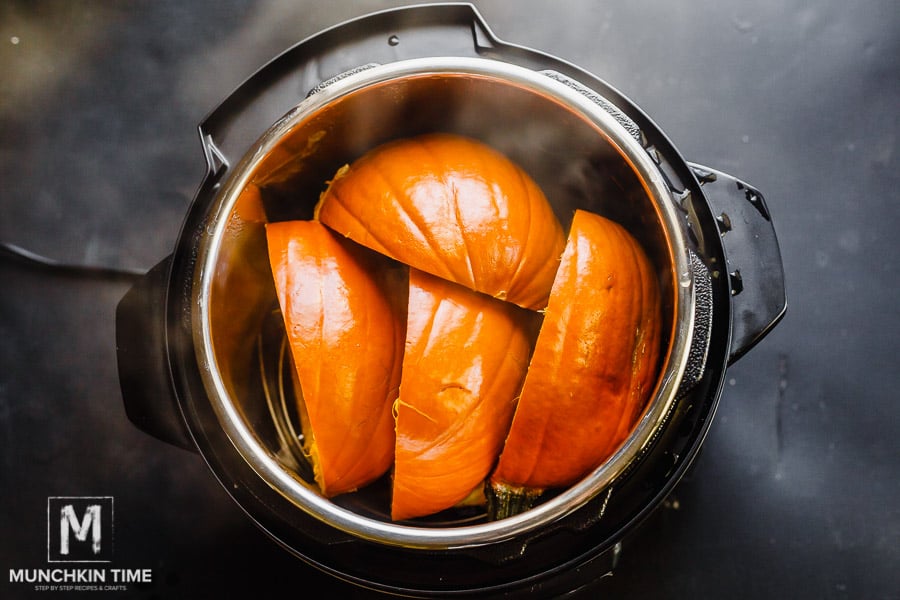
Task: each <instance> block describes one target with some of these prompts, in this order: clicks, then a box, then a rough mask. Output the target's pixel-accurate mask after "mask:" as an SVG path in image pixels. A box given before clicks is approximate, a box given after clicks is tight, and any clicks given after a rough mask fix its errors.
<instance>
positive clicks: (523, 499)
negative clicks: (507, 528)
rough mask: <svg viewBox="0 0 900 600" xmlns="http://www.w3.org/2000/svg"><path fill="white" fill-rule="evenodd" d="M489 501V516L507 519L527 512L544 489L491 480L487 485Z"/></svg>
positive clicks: (494, 519)
mask: <svg viewBox="0 0 900 600" xmlns="http://www.w3.org/2000/svg"><path fill="white" fill-rule="evenodd" d="M485 488H486V491H487V501H488V517H489V518H490V519H491V520H492V521H496V520H497V519H505V518H506V517H512V516H514V515H517V514H519V513H522V512H525V511H526V510H528V509H529V508H531V507H532V506H534V503H535V502H536V501H537V500H538V498H540V497H541V494H543V493H544V490H542V489H541V488H530V487H524V486H517V485H510V484H508V483H504V482H502V481H491V482H490V483H489V484H488V485H486V486H485Z"/></svg>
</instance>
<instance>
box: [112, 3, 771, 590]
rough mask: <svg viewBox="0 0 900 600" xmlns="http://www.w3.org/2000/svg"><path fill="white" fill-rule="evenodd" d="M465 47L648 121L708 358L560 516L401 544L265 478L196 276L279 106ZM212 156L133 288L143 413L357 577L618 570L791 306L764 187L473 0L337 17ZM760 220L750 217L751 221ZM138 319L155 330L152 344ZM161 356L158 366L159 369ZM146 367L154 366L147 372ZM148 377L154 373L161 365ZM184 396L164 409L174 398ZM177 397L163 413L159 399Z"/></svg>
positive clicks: (536, 581) (559, 578)
mask: <svg viewBox="0 0 900 600" xmlns="http://www.w3.org/2000/svg"><path fill="white" fill-rule="evenodd" d="M442 55H457V56H472V57H481V58H490V59H494V60H499V61H505V62H510V63H513V64H516V65H519V66H523V67H526V68H530V69H533V70H536V71H548V70H549V71H553V72H556V73H559V74H562V75H563V76H564V77H567V78H572V79H573V80H575V81H577V82H579V83H580V84H582V85H584V86H585V87H586V88H588V89H589V90H593V91H594V92H596V93H597V94H598V95H599V96H600V97H602V98H603V99H605V101H608V102H609V103H610V104H612V105H613V106H614V108H615V110H617V111H621V114H622V115H623V116H624V117H625V120H626V121H627V122H630V123H633V124H634V125H635V127H636V128H637V130H638V131H639V134H638V135H639V136H640V140H641V144H642V145H643V146H644V147H645V149H646V150H647V152H648V154H650V156H651V157H653V159H654V161H655V162H656V163H657V165H658V166H659V170H660V171H661V172H662V173H663V175H664V176H665V178H666V181H667V184H668V185H669V187H670V189H671V191H672V193H673V195H674V196H675V197H676V198H678V199H679V201H680V204H681V206H680V210H681V211H682V214H683V218H684V221H685V227H686V228H687V230H688V231H689V232H690V236H689V242H690V244H691V245H692V248H691V251H692V252H694V253H695V254H696V255H697V256H698V257H699V259H700V260H701V261H702V262H703V263H704V265H705V266H706V268H707V269H708V270H709V272H710V273H711V274H712V277H711V289H710V293H711V296H712V297H711V299H710V302H711V311H712V315H713V318H712V320H711V322H710V323H709V333H708V344H707V346H706V348H705V350H706V360H705V363H704V367H703V369H702V373H698V374H697V375H698V377H697V381H696V382H695V383H694V384H693V385H692V387H691V388H690V389H689V390H687V391H686V392H685V393H684V394H683V395H682V397H681V398H680V399H679V400H678V402H677V404H676V405H675V408H674V410H673V411H672V412H671V414H670V415H669V417H668V423H667V426H666V427H665V428H664V429H663V430H662V433H661V434H660V436H659V438H658V439H657V440H655V442H654V444H653V446H652V447H651V448H650V449H649V450H648V452H647V453H646V455H645V456H642V457H641V460H639V461H636V463H635V466H634V468H631V469H629V470H627V471H626V472H625V473H623V474H622V475H621V476H620V477H619V478H618V479H617V480H616V481H615V483H614V485H613V486H612V488H611V490H612V491H611V493H607V494H601V495H599V496H598V497H596V498H594V499H593V500H591V501H590V502H589V503H588V504H587V505H585V506H583V507H581V508H580V509H578V510H577V511H575V512H574V513H572V514H570V515H569V516H567V517H566V518H564V519H562V520H560V521H559V522H557V523H554V524H553V525H552V526H551V527H548V528H546V529H544V530H541V531H539V532H536V533H534V534H532V535H529V536H525V537H518V538H514V539H511V540H505V541H501V542H498V543H494V544H487V545H482V546H478V547H472V548H459V549H444V550H440V551H423V550H416V549H409V548H401V547H389V546H384V545H380V544H376V543H373V542H369V541H366V540H363V539H359V538H356V537H354V536H351V535H348V534H345V533H343V532H341V531H338V530H336V529H334V528H332V527H330V526H328V525H326V524H324V523H322V522H320V521H319V520H317V519H314V518H312V517H310V516H309V515H307V514H305V513H304V512H302V511H300V510H297V508H296V507H295V506H294V505H293V504H292V503H291V502H289V501H288V500H287V499H285V498H284V497H283V496H282V495H281V494H279V493H278V492H277V491H275V490H274V489H272V488H271V487H269V486H268V485H267V484H265V482H263V481H262V480H261V479H260V477H259V476H258V474H257V473H256V472H255V471H254V470H253V469H252V468H251V467H250V466H249V465H248V464H247V463H246V462H245V461H243V460H242V459H241V457H240V456H239V455H238V454H237V453H236V452H235V449H234V446H233V444H232V442H231V440H230V439H229V438H228V436H227V435H226V434H225V432H224V431H223V429H222V427H221V425H220V422H219V420H218V418H217V415H216V414H215V412H214V410H213V409H212V407H211V406H210V403H209V401H208V399H207V396H206V391H205V387H204V383H203V380H202V377H201V373H200V372H199V367H198V365H197V361H196V356H197V354H196V348H195V347H194V341H193V336H192V324H191V320H192V313H193V311H194V310H195V306H194V300H193V295H192V286H193V285H194V281H195V271H196V267H197V265H196V261H197V256H198V252H199V249H200V248H201V246H202V245H203V243H204V241H205V238H206V237H208V236H209V235H210V229H209V227H208V225H209V222H210V219H212V218H215V215H212V214H210V211H211V209H212V207H213V203H214V199H215V197H216V195H217V193H218V192H219V190H220V188H221V186H222V184H223V181H224V180H225V178H226V177H227V176H228V174H229V169H230V168H232V166H233V165H235V164H237V163H238V162H239V161H240V159H241V157H242V156H243V154H244V153H245V152H246V151H247V149H248V148H249V147H250V146H251V145H252V144H253V143H254V142H255V140H256V139H257V138H258V137H259V136H260V134H261V133H262V132H264V131H266V130H267V129H268V128H269V127H270V126H271V125H272V123H273V122H275V121H276V120H278V119H280V118H281V117H282V116H283V115H284V114H286V113H287V112H288V111H289V110H290V109H291V108H292V107H293V106H294V105H296V104H297V102H298V101H299V100H300V99H302V98H303V97H304V96H305V95H306V94H308V93H309V92H310V91H313V90H315V88H316V86H318V85H320V84H321V83H322V82H323V81H326V80H328V79H329V78H331V77H334V76H339V75H340V74H341V73H345V72H349V71H352V70H353V69H355V68H357V67H360V66H362V65H364V64H366V63H369V62H372V61H375V62H378V63H388V62H393V61H397V60H402V59H407V58H423V57H428V56H442ZM200 136H201V141H202V144H203V149H204V154H205V157H206V160H207V165H208V172H207V176H206V178H205V180H204V182H203V183H202V185H201V187H200V189H199V191H198V193H197V196H196V198H195V200H194V202H193V204H192V207H191V209H190V212H189V214H188V215H187V218H186V221H185V223H184V226H183V230H182V232H181V235H180V237H179V241H178V244H177V247H176V248H175V250H174V252H173V253H172V255H171V256H170V257H168V258H167V259H165V260H164V261H163V262H161V263H160V265H158V267H157V268H156V269H154V270H153V271H152V272H151V274H150V275H148V278H147V280H146V281H144V282H142V283H141V284H139V285H138V286H136V288H135V289H134V290H132V292H129V294H128V295H127V296H126V297H125V298H124V299H123V301H122V303H121V305H120V308H119V311H118V314H117V329H118V330H119V331H121V332H122V333H121V335H119V340H118V341H119V368H120V374H121V380H122V387H123V396H124V398H125V402H126V407H127V408H128V415H129V418H131V419H132V420H133V421H134V422H135V424H136V425H137V426H139V427H141V428H142V429H144V430H145V431H147V432H148V433H151V434H153V435H155V436H157V437H159V438H161V439H163V440H165V441H169V442H171V443H175V444H176V445H179V446H182V447H190V448H193V449H196V450H198V451H199V453H200V454H201V455H202V457H203V458H204V459H205V460H206V461H207V463H208V464H209V466H210V469H211V470H212V472H213V473H214V474H215V476H216V477H217V478H218V479H219V480H220V482H221V483H222V485H223V487H224V488H225V489H226V490H227V492H228V493H229V494H231V495H232V497H233V498H234V499H235V501H236V502H237V503H238V504H239V505H240V506H241V507H242V508H243V509H244V510H245V511H246V512H247V514H248V516H249V517H250V518H251V519H253V521H255V522H256V523H257V524H258V525H259V527H260V528H261V529H263V530H264V531H265V532H266V533H267V534H268V535H270V536H271V537H272V538H273V539H275V540H277V541H278V542H279V543H280V544H282V545H283V546H284V547H285V548H286V549H287V550H288V551H290V552H292V553H294V554H295V555H297V556H298V557H300V558H302V559H303V560H304V561H306V562H308V563H309V564H312V565H314V566H316V567H318V568H320V569H322V570H324V571H326V572H329V573H331V574H333V575H335V576H336V577H339V578H341V579H343V580H346V581H350V582H353V583H356V584H358V585H361V586H364V587H368V588H372V589H377V590H381V591H385V592H389V593H395V594H403V595H408V596H422V597H434V596H439V595H460V594H465V593H479V594H487V595H497V596H500V595H504V596H509V595H518V594H522V595H524V594H539V595H542V596H551V595H559V594H563V593H566V592H568V591H571V590H574V589H577V588H580V587H583V586H585V585H590V583H591V582H592V581H594V580H596V579H597V578H598V577H600V576H602V575H603V574H604V573H606V572H607V571H608V570H609V569H610V568H611V567H612V566H613V563H614V560H615V556H616V544H617V542H618V541H619V540H620V539H621V538H622V536H623V535H624V534H625V533H626V532H627V531H629V530H630V529H632V528H633V527H635V526H637V525H638V524H639V523H640V522H641V521H642V520H643V519H644V518H645V517H646V516H648V515H649V513H650V512H652V511H653V510H654V509H655V508H656V507H657V506H658V505H660V504H661V503H662V501H663V500H664V499H665V497H666V496H667V495H668V494H669V492H670V491H671V490H672V488H673V487H674V486H675V485H676V483H677V482H678V481H679V480H680V478H681V477H682V475H683V474H684V473H685V471H686V470H687V469H688V467H689V466H690V464H691V462H692V461H693V459H694V458H695V456H696V455H697V453H698V451H699V448H700V446H701V444H702V442H703V439H704V437H705V435H706V432H707V430H708V428H709V426H710V423H711V421H712V418H713V416H714V414H715V409H716V405H717V403H718V399H719V396H720V393H721V389H722V385H723V382H724V373H725V369H726V367H727V366H728V364H730V362H732V361H733V360H736V359H737V358H739V357H740V356H741V355H742V354H743V353H744V352H746V351H747V350H748V349H749V348H750V347H752V345H754V344H755V343H756V342H758V341H759V339H761V338H762V337H763V336H764V335H765V333H766V332H768V331H769V330H770V329H771V327H772V326H774V324H775V323H776V322H777V321H778V320H779V319H780V317H781V315H782V314H783V312H784V307H785V301H784V286H783V273H782V271H781V261H780V255H779V254H778V246H777V241H776V240H775V237H774V229H773V227H772V224H771V219H770V216H769V214H768V210H767V209H766V208H765V202H764V201H763V200H762V196H761V195H760V194H759V193H758V192H757V191H756V190H755V189H753V188H752V186H749V185H747V184H745V183H743V182H740V181H739V180H736V179H734V178H731V177H730V176H728V175H725V174H724V173H718V172H716V171H714V170H712V169H707V168H704V167H699V166H697V165H691V164H689V163H688V162H686V161H685V160H684V159H683V158H682V157H681V156H680V155H679V153H678V152H677V150H676V149H675V148H674V146H673V145H672V144H671V143H670V142H669V140H668V139H667V138H666V137H665V136H664V135H663V134H662V132H660V131H659V129H658V128H657V127H656V126H655V125H654V124H653V123H652V121H651V120H650V119H649V118H648V117H647V116H646V115H644V114H643V113H642V112H641V111H640V110H639V109H638V108H637V107H636V106H635V105H634V104H633V103H631V102H630V101H629V100H628V99H627V98H625V97H624V96H622V95H621V94H620V93H619V92H618V91H616V90H615V89H614V88H612V87H611V86H609V85H607V84H606V83H605V82H603V81H602V80H600V79H597V78H596V77H594V76H593V75H591V74H589V73H586V72H584V71H582V70H580V69H578V68H577V67H575V66H572V65H570V64H568V63H566V62H564V61H561V60H559V59H556V58H554V57H551V56H548V55H546V54H542V53H539V52H536V51H533V50H529V49H525V48H521V47H518V46H513V45H509V44H505V43H503V42H501V41H500V40H498V39H496V38H495V37H494V36H493V35H492V34H491V32H490V30H489V29H488V27H487V26H486V24H485V23H484V22H483V20H482V19H481V17H480V16H479V15H478V14H477V12H476V11H475V10H474V8H473V7H471V6H470V5H465V4H448V5H429V6H421V7H414V8H408V9H399V10H396V11H387V12H384V13H378V14H376V15H373V16H370V17H365V18H363V19H357V20H354V21H351V22H349V23H346V24H344V25H341V26H338V27H335V28H333V29H330V30H327V31H325V32H323V33H321V34H319V35H317V36H314V37H313V38H310V39H308V40H306V41H304V42H302V43H300V44H298V45H297V46H295V47H294V48H292V49H290V50H288V51H287V52H285V53H284V54H282V55H281V56H280V57H278V58H277V59H275V60H274V61H273V62H272V63H270V64H269V65H267V66H265V67H264V68H262V69H261V70H260V71H258V72H257V73H256V74H255V75H254V76H253V77H251V78H250V79H249V80H248V81H247V82H245V83H244V84H243V85H242V86H240V88H239V89H238V90H236V92H235V93H234V94H233V95H232V96H230V97H229V98H228V99H227V100H225V101H224V102H223V103H222V104H221V105H220V106H219V107H218V108H217V109H216V110H215V111H214V112H213V113H212V114H210V115H209V116H208V117H207V119H206V120H205V121H204V123H203V124H202V125H201V126H200ZM745 224H749V225H746V228H745V229H743V230H742V227H744V226H745ZM134 328H138V329H139V330H140V331H139V332H140V333H141V335H142V339H144V340H147V341H148V342H149V346H148V345H146V344H145V345H144V346H143V347H138V346H137V345H136V344H134V343H133V342H132V343H129V342H128V340H133V339H137V338H135V337H134V336H133V335H131V334H129V330H133V329H134ZM147 365H149V370H150V374H149V375H147V368H148V367H147ZM142 377H143V380H142ZM147 379H149V381H147ZM161 397H162V398H164V399H166V400H169V399H170V400H171V405H169V406H163V407H162V410H160V398H161ZM160 413H162V414H160Z"/></svg>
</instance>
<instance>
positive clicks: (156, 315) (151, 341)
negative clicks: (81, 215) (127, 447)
mask: <svg viewBox="0 0 900 600" xmlns="http://www.w3.org/2000/svg"><path fill="white" fill-rule="evenodd" d="M171 264H172V256H171V255H170V256H168V257H166V258H165V259H163V260H162V261H160V262H159V263H158V264H157V265H156V266H155V267H153V268H152V269H150V271H148V272H147V274H146V275H145V276H144V277H143V278H142V279H140V280H138V282H137V283H136V284H135V285H134V286H132V288H131V289H130V290H128V292H126V294H125V296H123V297H122V299H121V300H120V301H119V304H118V306H117V307H116V356H117V359H118V368H119V386H120V387H121V390H122V399H123V401H124V404H125V414H127V415H128V419H129V420H130V421H131V422H132V423H134V424H135V425H136V426H137V427H138V429H140V430H142V431H143V432H145V433H147V434H150V435H152V436H153V437H156V438H158V439H160V440H162V441H164V442H168V443H170V444H172V445H175V446H178V447H179V448H184V449H187V450H193V451H196V446H195V445H194V443H193V441H192V439H191V435H190V433H189V432H188V428H187V425H186V423H185V421H184V418H183V416H182V414H181V410H180V409H179V407H178V402H177V400H176V397H175V388H174V386H173V383H172V374H171V372H170V370H169V367H168V361H167V353H166V331H165V327H166V325H165V323H166V289H167V284H168V281H169V271H170V268H171Z"/></svg>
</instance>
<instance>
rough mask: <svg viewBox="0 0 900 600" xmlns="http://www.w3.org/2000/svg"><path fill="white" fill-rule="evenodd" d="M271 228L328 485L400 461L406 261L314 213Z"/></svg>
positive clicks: (313, 450)
mask: <svg viewBox="0 0 900 600" xmlns="http://www.w3.org/2000/svg"><path fill="white" fill-rule="evenodd" d="M266 237H267V241H268V248H269V261H270V264H271V267H272V274H273V276H274V281H275V287H276V292H277V296H278V301H279V305H280V306H281V311H282V314H283V317H284V322H285V328H286V333H287V338H288V342H289V345H290V350H291V356H292V358H293V363H294V368H295V381H297V382H298V383H299V387H300V393H299V394H298V396H299V397H298V399H297V403H298V412H299V413H300V416H301V419H300V420H301V427H302V429H303V434H304V450H305V452H307V453H308V455H309V457H310V460H311V462H312V466H313V472H314V474H315V480H316V483H317V484H318V485H319V489H320V490H321V492H322V494H323V495H325V496H327V497H332V496H336V495H339V494H342V493H345V492H350V491H353V490H356V489H357V488H359V487H361V486H364V485H366V484H368V483H370V482H372V481H374V480H375V479H377V478H378V477H380V476H382V475H383V474H384V473H386V472H387V471H388V469H389V468H390V466H391V464H392V462H393V457H394V421H393V415H392V413H391V405H392V403H393V402H394V400H395V399H396V398H397V394H398V389H399V385H400V368H401V365H402V357H403V343H404V340H405V336H406V297H407V287H408V283H407V269H406V268H405V267H401V266H399V265H396V264H395V263H393V261H391V260H389V259H387V258H386V257H384V256H382V255H380V254H377V253H375V252H372V251H371V250H369V249H367V248H364V247H362V246H359V245H357V244H355V243H353V242H352V241H350V240H346V239H341V238H340V237H339V236H336V235H335V234H334V232H332V231H330V230H328V229H327V228H326V227H324V226H323V225H322V224H321V223H318V222H316V221H287V222H279V223H269V224H268V225H267V226H266Z"/></svg>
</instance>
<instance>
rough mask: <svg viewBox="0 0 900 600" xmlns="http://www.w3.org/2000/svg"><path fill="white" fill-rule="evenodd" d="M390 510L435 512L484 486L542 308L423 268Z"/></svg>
mask: <svg viewBox="0 0 900 600" xmlns="http://www.w3.org/2000/svg"><path fill="white" fill-rule="evenodd" d="M408 314H409V317H408V319H409V320H408V323H407V330H406V335H407V337H406V351H405V354H404V357H403V376H402V380H401V383H400V398H399V400H398V402H397V406H396V409H395V411H396V419H397V446H396V457H395V465H394V473H393V495H392V504H391V516H392V518H393V519H394V520H403V519H410V518H413V517H420V516H425V515H430V514H433V513H437V512H439V511H441V510H444V509H447V508H450V507H453V506H454V505H456V504H458V503H460V502H462V501H463V500H465V499H466V497H467V496H469V494H470V493H471V492H472V491H473V489H475V488H479V489H480V488H481V487H482V486H483V485H484V481H485V479H486V478H487V476H488V474H489V473H490V470H491V469H492V468H493V466H494V463H495V461H496V458H497V454H498V453H499V451H500V447H501V446H502V444H503V440H504V438H505V437H506V433H507V431H508V429H509V423H510V421H511V419H512V415H513V411H514V408H515V403H516V399H517V396H518V393H519V391H520V389H521V385H522V380H523V378H524V376H525V370H526V368H527V367H528V359H529V356H530V353H531V349H532V346H533V341H534V337H535V335H536V332H537V326H538V323H539V319H540V315H538V314H537V313H535V312H532V311H527V310H523V309H521V308H519V307H517V306H515V305H513V304H510V303H508V302H501V301H498V300H496V299H493V298H490V297H489V296H486V295H483V294H478V293H475V292H472V291H471V290H469V289H467V288H464V287H462V286H460V285H458V284H454V283H452V282H448V281H446V280H442V279H439V278H437V277H434V276H431V275H429V274H427V273H424V272H422V271H418V270H416V269H410V272H409V313H408Z"/></svg>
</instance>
